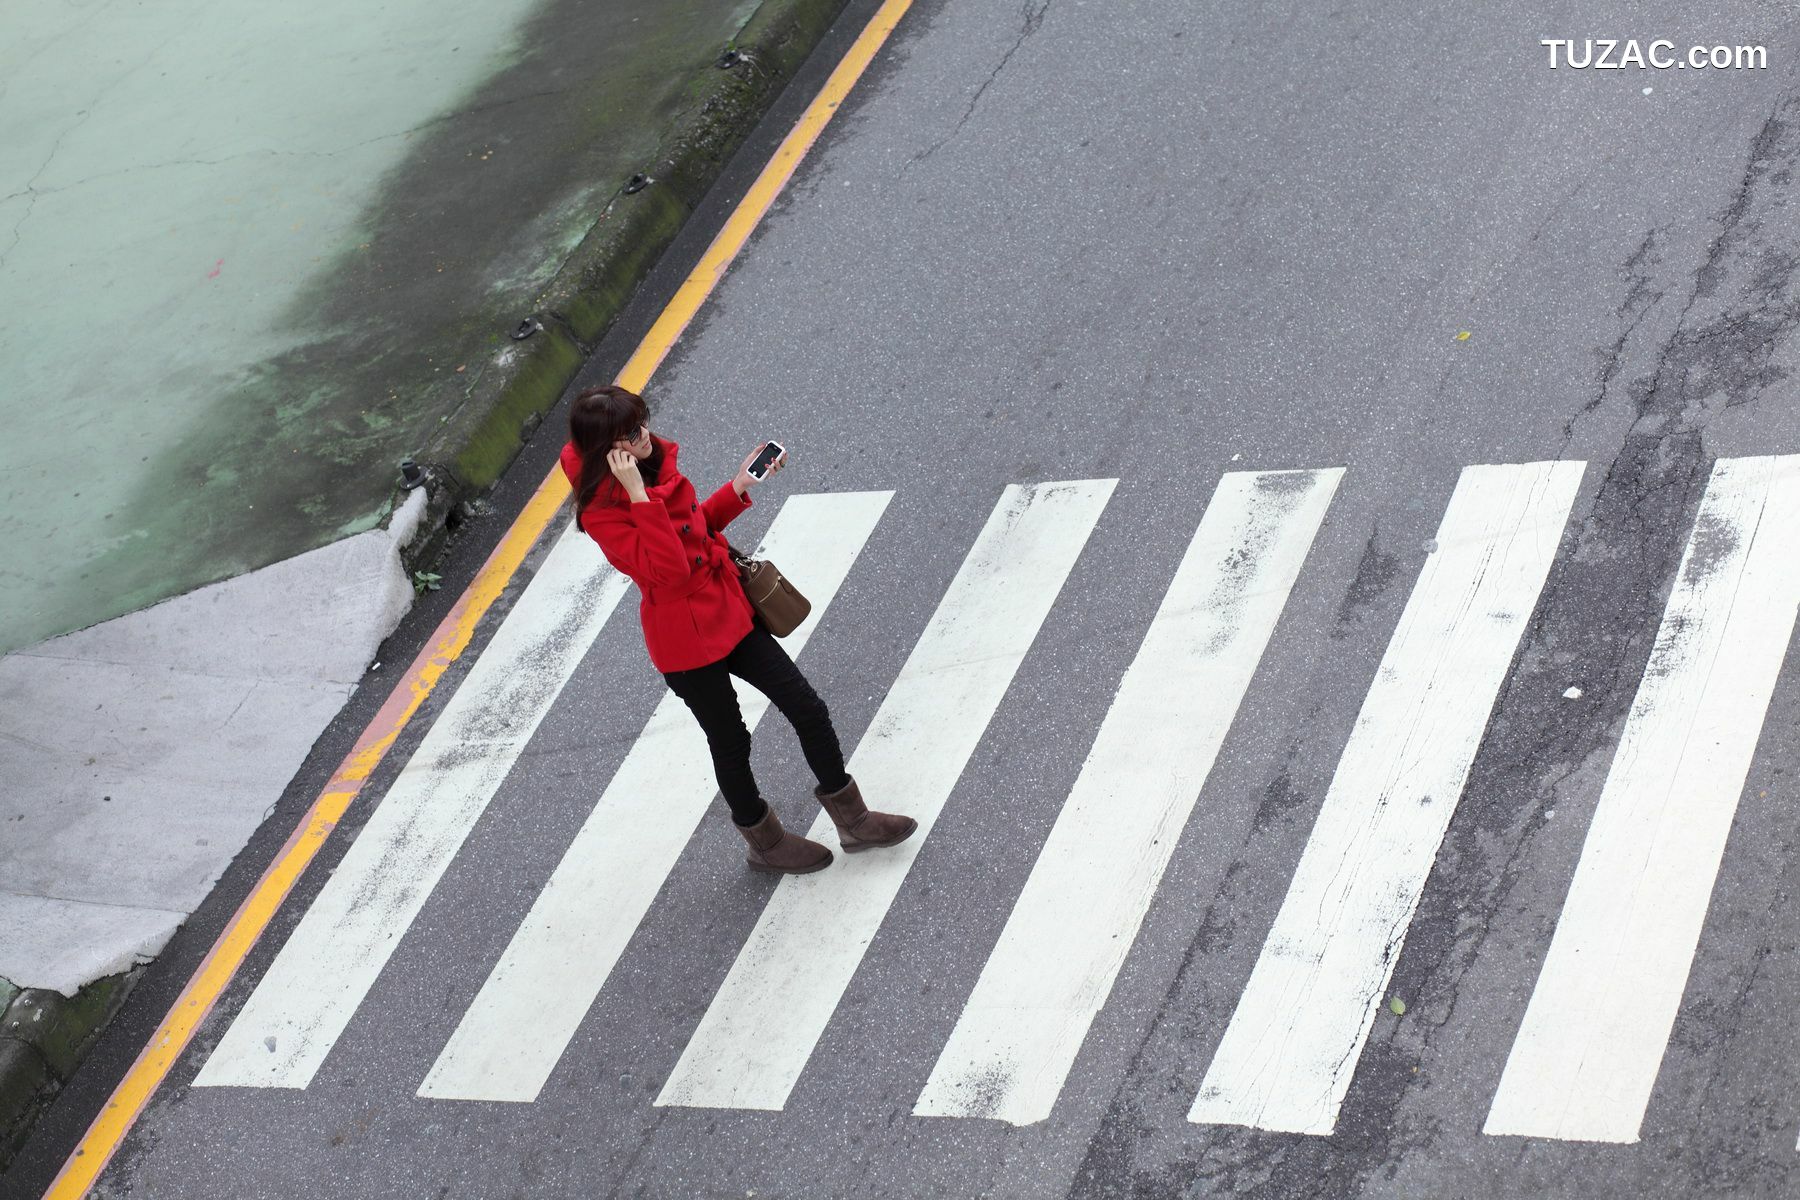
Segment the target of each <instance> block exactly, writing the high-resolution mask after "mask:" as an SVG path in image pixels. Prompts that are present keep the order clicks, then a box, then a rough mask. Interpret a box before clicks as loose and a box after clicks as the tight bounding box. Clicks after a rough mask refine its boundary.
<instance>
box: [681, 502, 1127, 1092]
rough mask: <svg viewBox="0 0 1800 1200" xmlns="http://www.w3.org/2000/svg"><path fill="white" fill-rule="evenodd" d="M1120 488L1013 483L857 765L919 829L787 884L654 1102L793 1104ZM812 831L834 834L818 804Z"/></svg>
mask: <svg viewBox="0 0 1800 1200" xmlns="http://www.w3.org/2000/svg"><path fill="white" fill-rule="evenodd" d="M1116 483H1117V480H1112V479H1105V480H1087V481H1081V482H1066V483H1045V484H1039V485H1036V486H1034V487H1028V488H1022V487H1018V486H1016V485H1013V486H1008V487H1007V489H1006V491H1005V493H1004V494H1003V495H1002V496H1001V498H1000V503H999V504H998V505H997V506H996V507H995V509H994V511H993V514H992V515H991V516H990V517H989V518H988V521H987V524H986V525H985V526H984V527H983V528H982V531H981V533H980V535H979V536H978V537H977V538H976V540H975V545H974V547H973V548H972V549H971V550H970V551H969V554H968V557H967V558H965V559H964V560H963V563H962V566H961V568H960V569H959V570H958V571H957V573H956V578H955V579H954V580H952V581H951V584H950V588H949V590H948V591H947V592H946V593H945V595H944V598H943V600H942V601H941V602H940V603H939V605H938V608H937V611H936V612H935V613H934V614H933V615H932V618H931V621H930V623H929V624H928V625H927V626H926V629H925V633H924V635H923V636H922V637H921V638H920V640H919V643H918V645H916V646H914V647H913V652H912V654H911V655H910V656H909V657H908V658H907V660H906V664H905V666H903V667H902V668H901V669H900V674H899V676H898V678H896V679H895V681H894V685H893V687H892V688H891V689H890V690H889V692H888V694H887V697H886V698H885V699H884V700H883V701H882V704H881V707H880V709H879V710H878V711H877V712H876V714H875V717H874V719H873V721H871V722H870V725H869V729H868V732H867V733H865V734H864V736H863V739H862V742H861V744H860V745H858V746H857V749H856V753H855V754H854V755H853V756H852V758H851V761H850V770H851V773H852V774H853V775H855V777H856V780H857V783H858V784H859V785H860V786H861V788H862V792H863V796H864V798H865V799H866V800H867V801H868V803H869V805H870V807H873V808H880V809H885V810H887V811H890V812H898V813H904V814H905V815H907V816H910V817H913V818H915V819H916V820H917V821H918V822H919V830H918V832H917V833H915V834H914V835H913V836H912V837H911V838H910V839H908V840H907V841H905V842H902V843H901V844H900V845H898V846H893V847H889V848H886V849H881V850H872V851H867V852H864V853H860V854H854V855H852V854H840V855H839V856H838V858H837V861H836V862H834V863H832V865H831V867H830V869H828V870H825V871H820V872H818V873H817V874H813V875H800V876H787V877H785V878H783V879H782V881H781V883H780V885H779V886H778V887H777V888H776V890H775V894H774V895H773V896H772V897H771V898H770V901H769V904H768V906H767V907H766V908H764V910H763V913H762V917H761V919H760V920H759V921H758V922H757V925H756V928H755V930H753V931H752V932H751V934H750V939H749V942H748V943H747V944H746V945H745V947H744V949H743V951H742V953H740V954H739V955H738V957H737V961H736V962H735V963H733V964H732V967H731V971H730V972H729V973H728V974H727V975H726V977H725V982H724V984H723V985H722V986H721V987H720V988H719V993H718V995H717V996H715V997H714V998H713V1002H712V1005H711V1007H710V1008H708V1009H707V1010H706V1014H705V1016H704V1017H702V1018H701V1021H700V1026H699V1028H698V1029H697V1030H696V1031H695V1032H694V1036H693V1038H692V1039H691V1040H690V1041H689V1042H688V1044H687V1048H686V1049H685V1050H684V1051H683V1052H682V1055H681V1060H680V1061H679V1062H677V1063H676V1064H675V1070H674V1073H673V1074H672V1075H671V1076H670V1077H669V1080H668V1082H667V1083H666V1084H665V1085H664V1086H663V1090H662V1094H661V1095H659V1096H658V1097H657V1098H656V1103H657V1104H661V1105H689V1106H696V1107H727V1108H759V1109H779V1108H781V1107H782V1106H783V1105H785V1104H786V1103H787V1097H788V1094H789V1093H790V1092H791V1091H792V1090H793V1086H794V1083H795V1081H796V1080H798V1079H799V1077H800V1072H801V1070H802V1069H803V1068H804V1067H805V1066H806V1061H807V1059H808V1058H810V1057H811V1055H812V1052H813V1047H814V1046H815V1045H817V1043H818V1040H819V1036H820V1035H821V1034H822V1033H823V1032H824V1030H825V1026H826V1023H827V1022H828V1021H830V1019H831V1014H832V1011H833V1010H834V1009H835V1008H836V1007H837V1004H838V1001H839V999H840V998H841V997H842V996H843V993H844V989H845V988H846V987H848V986H849V983H850V978H851V976H852V975H854V974H855V972H856V968H857V965H858V964H859V963H860V962H861V961H862V956H863V952H864V950H866V949H867V948H868V945H869V943H870V941H871V940H872V939H873V938H874V936H875V932H876V930H877V929H878V928H879V927H880V925H881V921H882V918H883V917H884V916H885V915H886V914H887V911H888V908H889V906H890V905H891V904H892V903H893V900H894V897H895V895H897V894H898V893H899V890H900V885H901V883H902V882H903V881H904V880H905V878H906V873H907V870H908V869H909V868H910V867H911V866H912V862H913V859H914V857H915V856H916V855H917V854H918V852H919V848H920V847H921V846H922V845H923V844H924V843H925V839H926V837H927V835H928V834H929V833H930V832H931V826H932V823H933V822H934V821H935V820H936V818H937V815H938V813H939V812H940V811H942V809H943V806H944V803H945V801H946V800H947V799H948V798H949V795H950V791H951V788H952V787H954V786H955V783H956V780H957V779H958V777H959V776H961V774H962V770H963V767H964V765H965V764H966V763H967V762H968V760H969V756H970V755H971V754H973V753H974V751H975V747H976V745H977V744H979V742H980V740H981V736H982V733H983V732H984V731H985V730H986V729H987V725H988V721H989V720H990V719H992V717H993V715H994V712H995V710H996V709H997V708H998V707H999V705H1000V700H1001V698H1002V697H1003V696H1004V695H1005V693H1006V690H1007V687H1008V686H1009V685H1010V684H1011V682H1012V678H1013V674H1014V672H1016V671H1017V670H1018V666H1019V663H1020V661H1021V660H1022V659H1023V658H1024V657H1025V653H1026V651H1027V650H1029V649H1030V647H1031V643H1032V641H1033V639H1034V638H1035V637H1036V636H1037V631H1038V628H1039V626H1041V625H1042V624H1043V622H1044V618H1045V616H1046V615H1047V614H1048V613H1049V611H1050V607H1051V605H1052V604H1053V603H1054V601H1055V599H1056V595H1057V593H1058V592H1059V591H1060V590H1061V588H1062V585H1063V581H1064V580H1065V579H1066V578H1067V577H1068V574H1069V571H1070V570H1071V569H1072V568H1073V567H1074V565H1075V559H1076V557H1077V556H1078V555H1079V554H1080V553H1081V548H1082V546H1083V545H1085V544H1086V542H1087V538H1088V534H1089V533H1090V532H1091V531H1092V529H1093V527H1094V524H1095V522H1096V521H1098V520H1099V517H1100V512H1101V510H1102V509H1103V508H1104V507H1105V506H1106V502H1107V500H1108V498H1109V497H1110V496H1111V495H1112V491H1113V487H1114V485H1115V484H1116ZM808 836H810V837H812V838H814V839H817V840H823V841H824V842H825V843H826V844H827V845H830V844H832V843H834V842H835V841H836V835H835V833H834V832H833V831H832V827H831V822H830V820H829V818H827V817H826V816H825V814H824V813H823V812H820V813H819V814H818V817H817V819H816V820H815V821H814V822H813V825H812V828H811V830H810V832H809V834H808Z"/></svg>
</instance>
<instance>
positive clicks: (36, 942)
mask: <svg viewBox="0 0 1800 1200" xmlns="http://www.w3.org/2000/svg"><path fill="white" fill-rule="evenodd" d="M186 916H187V913H186V912H171V911H170V910H168V909H162V908H133V907H131V906H129V905H123V904H100V903H90V902H86V901H80V900H52V899H48V898H46V897H43V896H21V895H18V894H16V893H13V892H7V891H0V928H3V929H5V930H6V931H7V934H6V937H5V938H4V939H0V979H8V980H11V979H19V978H24V977H26V976H29V977H31V978H32V979H35V980H36V981H37V982H36V983H34V984H33V985H32V986H34V987H39V988H45V989H48V990H50V991H56V992H61V993H62V994H63V995H64V996H71V997H72V996H74V995H75V993H76V992H78V991H80V990H81V989H82V987H83V986H84V985H86V984H88V983H91V982H92V981H94V980H96V979H103V978H105V977H106V976H108V975H117V974H120V973H122V972H124V971H128V970H130V969H131V968H132V967H134V966H136V965H137V964H139V963H141V962H144V961H146V960H148V959H152V958H155V957H156V956H157V955H158V954H160V953H162V948H163V947H164V946H165V945H167V944H168V941H169V938H170V937H172V936H173V935H174V933H175V931H176V930H177V929H178V928H180V927H181V922H182V920H183V919H184V918H185V917H186ZM0 998H4V996H3V993H0Z"/></svg>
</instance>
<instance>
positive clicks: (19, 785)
mask: <svg viewBox="0 0 1800 1200" xmlns="http://www.w3.org/2000/svg"><path fill="white" fill-rule="evenodd" d="M424 504H425V495H424V493H423V492H414V493H412V496H411V497H410V498H409V503H408V505H407V507H406V508H405V509H403V510H402V511H403V514H404V519H403V520H400V521H398V522H396V527H395V528H394V529H392V530H375V531H371V532H369V533H365V534H360V535H358V536H356V537H353V538H349V539H346V540H345V541H342V542H338V543H336V544H334V545H331V546H326V547H323V548H321V549H319V550H315V551H312V552H310V553H307V554H304V555H300V556H299V557H297V558H294V559H290V560H288V561H286V562H282V563H278V564H276V565H274V566H272V567H268V568H266V569H264V570H262V571H256V572H252V573H251V574H249V575H245V576H242V577H240V578H238V579H233V580H228V581H226V582H224V583H220V584H214V585H213V586H211V587H207V588H202V589H200V590H198V591H196V592H192V593H190V594H188V595H185V596H180V597H177V598H175V599H173V600H170V601H167V602H165V603H163V604H159V605H156V606H154V607H152V608H149V609H146V610H144V611H143V612H140V613H134V614H132V615H131V616H127V617H121V618H119V619H117V620H114V621H108V622H106V623H104V624H101V625H97V626H95V627H93V628H91V629H87V630H83V631H81V632H79V633H74V634H69V635H67V636H65V637H61V638H56V639H54V640H52V641H50V642H46V643H44V644H43V645H41V646H37V647H34V648H32V649H31V650H29V651H22V652H19V653H16V654H11V655H8V656H7V657H5V658H4V659H0V777H4V778H5V779H6V780H7V790H6V794H5V796H4V798H0V805H3V806H4V808H3V810H0V830H4V838H3V840H0V931H4V932H0V976H4V977H5V978H7V979H9V980H11V981H12V982H13V983H15V984H17V985H19V986H22V987H41V988H54V989H55V990H57V991H59V992H62V993H63V994H64V995H73V994H74V992H75V991H76V990H77V989H79V988H80V987H81V986H82V985H84V984H86V983H88V982H90V981H92V980H94V979H98V978H100V977H102V976H105V975H111V974H116V973H118V972H119V971H122V970H124V969H126V968H128V967H130V966H132V965H133V964H134V963H136V962H139V961H142V960H143V959H145V958H147V957H151V956H154V955H155V954H156V953H157V952H158V951H159V950H160V949H161V948H162V946H163V944H164V943H166V942H167V940H168V938H169V935H170V934H171V933H173V932H174V930H175V929H176V928H177V927H178V926H179V925H180V923H181V921H182V920H183V919H185V917H186V916H187V914H188V913H190V912H192V911H193V910H194V909H195V908H196V907H197V906H198V905H199V904H200V902H201V901H202V900H203V899H204V898H205V897H206V894H207V892H208V891H209V890H210V889H211V888H212V885H213V883H214V882H215V881H216V880H217V879H218V877H219V875H220V874H221V873H222V872H223V871H224V869H225V867H226V865H227V864H228V863H229V862H230V861H231V859H232V858H233V857H234V856H235V855H236V854H237V852H238V851H239V850H240V849H241V848H242V847H243V845H244V843H245V842H246V841H247V840H248V839H249V837H250V834H251V833H252V832H253V831H254V830H255V828H256V827H257V825H259V824H260V823H261V822H262V820H263V818H264V817H265V816H266V815H267V813H268V811H269V809H270V807H271V806H273V804H274V803H275V801H276V799H277V798H278V797H279V796H280V795H281V792H282V789H283V788H285V787H286V786H287V782H288V780H289V779H291V778H292V777H293V775H294V772H295V771H297V770H298V769H299V767H300V764H301V762H302V761H304V759H305V757H306V754H307V752H308V751H309V750H310V749H311V748H312V744H313V742H314V741H315V740H316V739H317V738H318V736H319V733H320V732H321V731H322V730H323V729H324V728H325V726H326V725H327V724H328V723H329V722H330V721H331V719H332V717H334V716H336V715H337V712H338V710H339V709H340V708H341V707H342V706H343V703H344V700H345V698H346V697H348V695H349V694H350V692H351V690H352V689H353V688H354V686H355V682H356V680H357V679H358V678H359V677H360V676H361V675H362V673H363V671H364V669H365V668H366V667H367V666H368V664H369V662H370V660H371V659H372V658H373V657H374V655H375V653H376V651H377V649H378V648H379V646H380V644H381V641H382V639H383V638H385V637H386V636H387V635H388V634H389V633H391V632H392V631H393V629H394V627H395V625H396V624H398V622H399V620H400V617H401V616H402V615H404V613H405V612H406V611H407V609H408V608H409V607H410V605H411V601H412V586H411V583H410V581H409V580H408V578H407V575H406V572H405V571H404V569H403V568H402V566H401V561H400V549H399V547H400V537H410V536H411V535H412V534H413V532H414V531H415V528H416V524H417V517H418V514H419V513H420V512H422V511H423V508H424ZM396 534H398V535H400V537H397V536H396Z"/></svg>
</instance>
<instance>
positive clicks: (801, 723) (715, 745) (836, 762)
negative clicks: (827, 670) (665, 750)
mask: <svg viewBox="0 0 1800 1200" xmlns="http://www.w3.org/2000/svg"><path fill="white" fill-rule="evenodd" d="M733 675H736V676H737V677H738V678H739V679H742V680H743V681H744V682H745V683H748V684H749V685H750V686H751V687H753V688H755V689H756V690H757V691H759V692H761V693H762V694H763V695H765V696H767V697H768V698H769V701H770V703H772V704H774V705H775V707H776V708H778V709H780V710H781V714H782V715H783V716H784V717H786V718H787V719H788V721H789V722H790V723H791V724H792V725H793V726H794V732H795V733H797V734H799V735H800V749H801V751H802V752H803V753H804V754H805V755H806V764H807V765H808V766H809V767H811V768H812V770H813V774H814V775H817V776H818V777H819V786H820V787H822V788H823V789H824V790H825V791H827V792H835V791H838V790H839V789H841V788H843V787H844V786H845V785H846V784H847V783H849V781H850V777H849V776H848V775H846V774H845V773H844V752H843V750H842V749H841V748H840V747H839V746H838V738H837V730H836V729H834V728H832V725H831V713H830V712H829V711H827V710H826V708H825V702H824V701H823V700H821V699H819V695H818V693H817V692H815V691H813V689H812V684H810V683H808V682H806V676H804V675H802V674H801V673H800V668H798V667H796V666H795V665H794V660H793V659H791V658H789V657H788V656H787V651H786V650H783V649H782V648H781V643H779V642H777V641H776V640H775V638H774V635H773V634H771V633H770V632H769V631H768V630H767V629H765V628H764V627H763V625H762V622H760V621H758V622H757V623H756V624H755V625H753V626H751V628H750V632H749V633H747V634H745V635H744V639H743V641H741V642H739V643H738V644H737V645H736V646H733V647H732V648H731V653H730V654H727V655H726V656H725V657H724V658H722V659H720V660H719V661H718V662H715V663H708V664H706V665H705V666H704V667H695V668H694V669H693V670H691V671H670V672H665V673H664V674H663V678H664V679H666V680H668V683H669V690H670V691H672V692H674V693H675V694H676V695H677V696H680V697H681V698H682V700H683V701H685V702H686V704H687V706H688V708H689V709H691V710H692V711H693V714H694V719H695V720H697V721H699V722H700V728H701V729H703V730H705V731H706V744H707V747H708V748H709V749H711V750H712V760H713V772H714V773H715V774H716V775H718V777H719V790H720V791H721V792H723V793H725V803H727V804H729V805H730V806H731V819H732V820H733V821H735V822H737V823H738V824H739V825H754V824H756V823H757V822H758V821H760V820H762V818H763V814H764V813H766V812H767V811H768V805H767V804H766V803H765V802H764V801H763V798H762V794H761V793H760V792H758V791H757V790H756V776H755V775H753V774H752V773H751V771H750V731H749V730H748V729H746V728H745V727H744V716H743V713H741V712H740V711H739V710H738V701H737V693H736V692H735V691H733V690H732V687H731V676H733Z"/></svg>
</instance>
